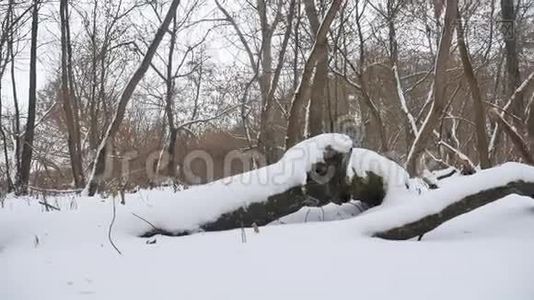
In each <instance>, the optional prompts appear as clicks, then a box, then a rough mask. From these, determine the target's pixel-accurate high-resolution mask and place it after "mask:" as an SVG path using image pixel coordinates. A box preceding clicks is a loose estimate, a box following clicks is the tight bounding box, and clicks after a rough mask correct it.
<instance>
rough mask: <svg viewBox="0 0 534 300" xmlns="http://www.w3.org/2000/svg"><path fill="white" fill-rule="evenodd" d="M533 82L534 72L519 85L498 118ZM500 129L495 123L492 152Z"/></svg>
mask: <svg viewBox="0 0 534 300" xmlns="http://www.w3.org/2000/svg"><path fill="white" fill-rule="evenodd" d="M531 82H534V72H532V73H530V75H529V76H528V77H527V78H525V80H523V82H522V83H521V84H520V85H519V86H518V87H517V89H516V90H515V91H514V93H513V94H512V96H510V98H509V99H508V101H507V102H506V104H505V105H504V107H503V109H502V110H501V112H500V113H499V115H498V118H497V120H499V119H503V118H504V116H505V114H506V113H507V112H508V109H509V108H510V107H511V106H512V104H513V103H514V102H515V99H517V98H518V97H519V95H522V94H523V92H524V91H525V89H526V88H527V87H528V86H529V85H530V83H531ZM519 117H520V116H519ZM501 126H502V125H501ZM499 130H500V129H499V124H495V128H493V132H492V134H491V139H490V142H489V146H488V151H489V153H492V152H493V151H494V150H495V143H496V142H497V135H498V133H499Z"/></svg>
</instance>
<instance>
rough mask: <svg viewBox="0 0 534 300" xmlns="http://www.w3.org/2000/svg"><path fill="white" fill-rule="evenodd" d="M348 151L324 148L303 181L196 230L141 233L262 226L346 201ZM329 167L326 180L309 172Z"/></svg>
mask: <svg viewBox="0 0 534 300" xmlns="http://www.w3.org/2000/svg"><path fill="white" fill-rule="evenodd" d="M347 155H350V153H349V154H347V153H339V152H330V151H328V150H327V152H325V153H324V160H325V162H324V163H318V164H316V165H314V166H312V171H310V172H309V173H308V176H307V180H306V183H305V184H304V185H302V186H295V187H292V188H290V189H288V190H287V191H285V192H283V193H280V194H276V195H272V196H269V197H268V198H267V199H265V201H262V202H256V203H252V204H250V205H248V206H242V207H239V208H238V209H235V210H234V211H230V212H227V213H224V214H221V215H220V216H218V217H217V219H216V220H214V221H211V222H207V223H204V224H200V225H199V227H198V229H197V230H194V231H191V230H183V229H180V228H156V227H153V228H152V229H151V230H149V231H147V232H145V233H143V234H142V235H141V236H142V237H150V236H153V235H156V234H163V235H170V236H183V235H188V234H192V233H195V232H198V231H220V230H228V229H234V228H239V227H243V226H245V227H250V226H252V225H253V224H256V225H258V226H263V225H267V224H269V223H270V222H272V221H275V220H277V219H279V218H281V217H283V216H285V215H288V214H291V213H293V212H296V211H298V210H299V209H301V208H302V207H304V206H307V205H310V204H313V205H317V206H322V205H325V204H327V203H329V202H330V201H333V202H336V203H344V202H347V201H349V200H350V199H351V197H350V195H349V194H348V191H349V189H348V186H347V185H346V181H345V176H346V173H345V170H346V166H345V164H346V162H347ZM330 169H333V170H336V173H335V174H334V176H333V177H332V178H330V180H328V181H327V182H323V181H321V180H318V179H315V178H317V177H315V176H314V175H315V174H312V173H314V172H315V173H316V174H318V175H319V176H321V175H324V174H323V173H321V172H327V171H328V170H330ZM245 202H246V201H245Z"/></svg>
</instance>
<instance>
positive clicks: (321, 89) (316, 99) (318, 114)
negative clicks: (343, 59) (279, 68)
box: [304, 0, 329, 137]
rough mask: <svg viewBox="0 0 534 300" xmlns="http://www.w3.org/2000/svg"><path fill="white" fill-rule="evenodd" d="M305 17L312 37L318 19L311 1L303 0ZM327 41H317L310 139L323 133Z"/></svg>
mask: <svg viewBox="0 0 534 300" xmlns="http://www.w3.org/2000/svg"><path fill="white" fill-rule="evenodd" d="M304 7H305V10H306V16H307V17H308V20H309V22H310V27H311V32H312V34H313V35H314V36H317V34H318V33H319V26H320V23H319V18H318V12H317V10H316V8H315V4H314V1H313V0H305V1H304ZM327 41H328V40H327V39H321V40H317V41H316V43H317V52H318V55H317V66H316V69H315V75H314V76H313V83H312V87H311V90H312V91H311V99H310V109H309V110H308V122H307V124H308V128H307V134H308V135H309V136H310V137H312V136H316V135H318V134H321V133H323V132H324V121H325V116H324V112H325V103H326V101H327V99H328V96H329V95H328V93H327V89H326V87H327V84H328V44H327Z"/></svg>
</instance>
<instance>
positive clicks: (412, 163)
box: [406, 0, 457, 175]
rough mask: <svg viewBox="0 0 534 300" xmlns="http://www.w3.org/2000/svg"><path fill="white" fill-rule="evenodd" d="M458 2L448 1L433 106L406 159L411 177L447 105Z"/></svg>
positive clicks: (437, 61) (435, 68) (435, 78)
mask: <svg viewBox="0 0 534 300" xmlns="http://www.w3.org/2000/svg"><path fill="white" fill-rule="evenodd" d="M456 10H457V2H456V0H447V8H446V10H445V22H444V24H443V30H442V33H441V39H440V44H439V50H438V55H437V57H436V63H435V66H434V84H433V87H432V96H433V97H434V101H432V106H431V108H430V112H429V113H428V115H427V117H426V119H425V121H424V123H423V125H422V127H421V128H420V130H419V134H418V135H417V136H416V138H415V140H414V142H413V144H412V147H411V148H410V151H409V153H408V158H407V159H406V166H407V167H408V172H409V173H410V174H411V175H414V174H416V172H417V159H418V158H419V155H420V153H421V151H422V150H423V149H424V147H425V146H426V145H427V143H428V140H429V139H430V137H431V136H432V131H433V130H434V128H435V126H436V124H437V122H438V121H439V118H440V117H441V114H442V113H443V110H444V109H445V105H446V101H445V100H446V99H445V96H446V90H447V71H446V69H447V62H448V61H449V48H450V46H451V40H452V33H453V29H454V21H455V17H456Z"/></svg>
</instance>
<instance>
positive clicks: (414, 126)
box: [392, 65, 418, 136]
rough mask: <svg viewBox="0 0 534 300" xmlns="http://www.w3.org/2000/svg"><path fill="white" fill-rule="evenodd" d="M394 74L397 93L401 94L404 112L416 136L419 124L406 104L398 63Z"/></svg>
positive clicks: (394, 67) (400, 98)
mask: <svg viewBox="0 0 534 300" xmlns="http://www.w3.org/2000/svg"><path fill="white" fill-rule="evenodd" d="M392 70H393V74H394V75H395V82H396V86H397V95H398V96H399V101H400V103H401V108H402V111H403V112H404V114H405V115H406V118H407V120H408V124H410V126H411V131H412V133H413V135H414V136H416V135H417V134H418V129H417V124H416V123H415V119H414V117H413V115H412V114H411V113H410V110H409V109H408V105H407V104H406V98H405V97H404V92H403V91H402V85H401V80H400V77H399V70H398V68H397V65H394V66H393V68H392Z"/></svg>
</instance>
